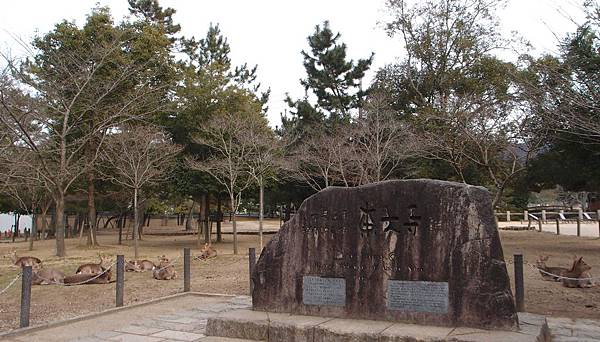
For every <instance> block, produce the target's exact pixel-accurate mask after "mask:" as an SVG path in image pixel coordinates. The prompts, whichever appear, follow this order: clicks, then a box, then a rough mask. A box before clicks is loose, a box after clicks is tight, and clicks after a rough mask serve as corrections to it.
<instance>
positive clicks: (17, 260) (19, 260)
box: [5, 250, 42, 267]
mask: <svg viewBox="0 0 600 342" xmlns="http://www.w3.org/2000/svg"><path fill="white" fill-rule="evenodd" d="M5 257H8V258H10V260H12V262H13V265H15V266H18V267H25V266H34V265H36V264H41V263H42V260H40V259H38V258H36V257H30V256H24V257H17V251H16V250H13V251H12V252H10V253H8V254H7V255H6V256H5Z"/></svg>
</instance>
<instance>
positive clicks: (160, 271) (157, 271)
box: [152, 255, 177, 280]
mask: <svg viewBox="0 0 600 342" xmlns="http://www.w3.org/2000/svg"><path fill="white" fill-rule="evenodd" d="M152 276H153V277H154V279H157V280H172V279H175V278H177V271H175V267H174V266H173V265H171V263H170V262H169V259H167V257H165V256H164V255H163V256H160V257H158V265H157V266H156V267H155V268H154V270H152Z"/></svg>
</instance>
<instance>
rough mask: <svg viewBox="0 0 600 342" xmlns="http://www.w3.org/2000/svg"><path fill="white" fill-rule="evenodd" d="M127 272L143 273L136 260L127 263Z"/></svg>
mask: <svg viewBox="0 0 600 342" xmlns="http://www.w3.org/2000/svg"><path fill="white" fill-rule="evenodd" d="M125 272H142V269H141V268H140V265H139V264H138V262H137V261H136V260H133V261H128V262H126V263H125Z"/></svg>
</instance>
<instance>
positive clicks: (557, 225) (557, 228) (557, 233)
mask: <svg viewBox="0 0 600 342" xmlns="http://www.w3.org/2000/svg"><path fill="white" fill-rule="evenodd" d="M556 235H560V220H559V219H556Z"/></svg>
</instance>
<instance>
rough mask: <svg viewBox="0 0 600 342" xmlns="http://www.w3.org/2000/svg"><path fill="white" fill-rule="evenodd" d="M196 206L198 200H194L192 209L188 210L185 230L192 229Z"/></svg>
mask: <svg viewBox="0 0 600 342" xmlns="http://www.w3.org/2000/svg"><path fill="white" fill-rule="evenodd" d="M195 206H196V201H194V200H192V206H191V207H190V210H188V214H187V218H186V220H185V230H192V222H193V220H194V207H195Z"/></svg>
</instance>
